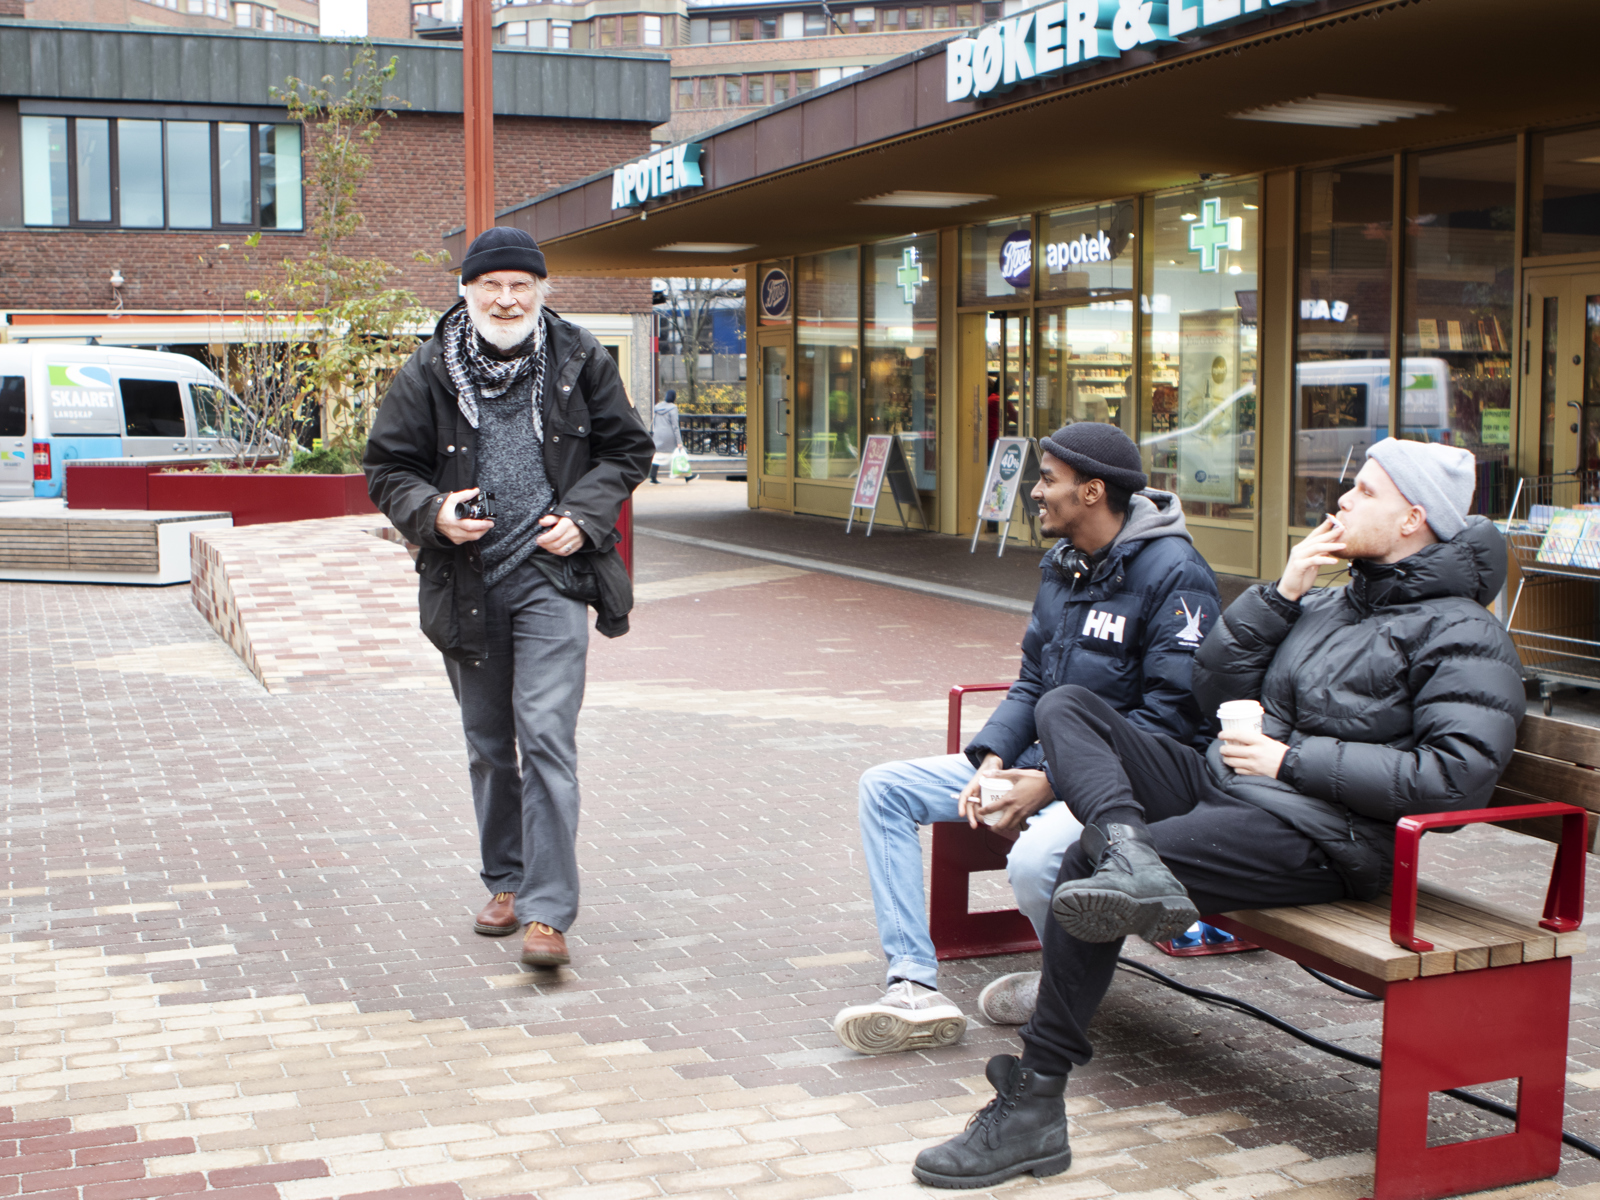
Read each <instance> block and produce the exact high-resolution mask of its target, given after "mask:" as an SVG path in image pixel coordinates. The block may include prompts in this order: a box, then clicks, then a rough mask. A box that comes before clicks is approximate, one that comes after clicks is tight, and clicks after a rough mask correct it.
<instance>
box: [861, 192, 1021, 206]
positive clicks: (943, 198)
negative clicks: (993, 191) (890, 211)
mask: <svg viewBox="0 0 1600 1200" xmlns="http://www.w3.org/2000/svg"><path fill="white" fill-rule="evenodd" d="M994 199H997V197H995V196H991V195H989V194H988V193H987V192H884V193H883V194H882V195H881V196H868V197H867V198H866V199H865V200H857V201H856V203H857V204H867V205H871V206H873V207H877V208H960V207H961V206H962V205H965V204H981V203H982V202H983V201H985V200H994Z"/></svg>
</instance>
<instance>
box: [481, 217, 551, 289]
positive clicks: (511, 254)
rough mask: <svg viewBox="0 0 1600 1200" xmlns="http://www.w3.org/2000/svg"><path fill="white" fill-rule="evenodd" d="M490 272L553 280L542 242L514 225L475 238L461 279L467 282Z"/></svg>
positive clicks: (489, 230)
mask: <svg viewBox="0 0 1600 1200" xmlns="http://www.w3.org/2000/svg"><path fill="white" fill-rule="evenodd" d="M490 271H526V272H528V274H530V275H537V276H539V277H540V278H541V279H545V278H548V277H549V272H548V271H546V270H545V269H544V251H542V250H540V249H539V243H538V242H536V241H534V240H533V236H532V235H531V234H529V233H527V232H526V231H525V230H521V229H518V228H516V227H515V226H513V225H496V226H495V227H494V228H492V229H485V230H484V231H483V232H482V233H480V234H479V235H478V236H477V237H475V238H473V239H472V245H471V246H469V247H468V248H467V256H466V257H465V258H463V259H462V260H461V279H462V281H463V282H465V283H471V282H472V281H473V280H474V279H476V278H477V277H478V276H479V275H487V274H488V273H489V272H490Z"/></svg>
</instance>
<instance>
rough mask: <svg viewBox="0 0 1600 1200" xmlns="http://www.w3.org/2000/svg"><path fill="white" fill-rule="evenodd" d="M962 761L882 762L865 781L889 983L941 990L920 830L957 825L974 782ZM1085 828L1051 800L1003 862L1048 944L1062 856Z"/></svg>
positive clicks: (864, 809) (864, 825) (864, 838)
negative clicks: (960, 803) (962, 799)
mask: <svg viewBox="0 0 1600 1200" xmlns="http://www.w3.org/2000/svg"><path fill="white" fill-rule="evenodd" d="M972 774H973V767H972V763H971V762H969V761H968V759H967V756H966V755H964V754H941V755H939V756H937V757H935V758H914V759H911V760H909V761H906V762H891V763H881V764H879V765H878V766H876V767H872V768H869V769H868V770H867V771H866V772H865V773H864V774H863V775H862V776H861V789H860V819H861V845H862V848H863V849H864V850H865V852H866V856H867V876H868V878H869V879H871V881H872V906H873V908H874V909H875V910H876V911H877V916H878V941H879V942H880V944H881V945H882V946H883V954H884V957H885V958H886V959H887V960H888V963H889V966H888V971H887V974H886V978H888V979H890V980H893V979H909V980H911V981H912V982H914V983H920V984H923V985H924V986H926V987H938V986H939V965H938V960H937V959H936V958H935V957H934V949H933V938H932V936H931V935H930V934H929V933H928V912H927V903H926V900H925V898H924V892H923V881H922V842H921V839H920V837H919V835H918V829H919V828H920V827H921V826H923V825H931V824H932V823H933V822H935V821H956V820H960V814H959V813H958V812H957V811H956V795H957V794H958V793H959V792H960V791H961V789H962V788H964V787H965V786H966V785H967V783H968V782H969V781H970V780H971V779H972ZM1082 832H1083V826H1082V825H1080V824H1079V823H1078V820H1077V818H1076V817H1074V816H1073V815H1072V814H1071V813H1070V812H1069V811H1067V806H1066V805H1065V804H1063V803H1061V801H1059V800H1055V801H1052V802H1051V803H1050V804H1047V805H1046V806H1045V807H1044V808H1042V809H1040V810H1039V812H1037V813H1035V814H1034V815H1033V817H1031V818H1030V819H1029V821H1028V826H1027V828H1026V829H1024V830H1023V831H1022V836H1021V837H1020V838H1018V839H1017V841H1016V844H1015V845H1014V846H1012V848H1011V853H1010V855H1009V856H1008V857H1007V859H1006V875H1007V877H1008V878H1009V879H1010V881H1011V890H1012V893H1013V894H1014V895H1015V896H1016V898H1017V907H1018V908H1019V909H1020V910H1021V911H1022V913H1023V915H1024V916H1026V917H1027V918H1028V920H1030V921H1032V922H1033V927H1034V929H1035V930H1037V931H1038V933H1039V940H1040V941H1041V942H1042V941H1043V940H1044V929H1045V922H1046V921H1048V920H1050V895H1051V893H1052V892H1053V891H1054V890H1055V885H1056V873H1057V872H1058V871H1059V870H1060V869H1061V856H1062V855H1064V854H1065V853H1066V852H1067V848H1068V847H1069V846H1071V845H1072V844H1073V843H1074V842H1076V841H1077V840H1078V835H1079V834H1080V833H1082Z"/></svg>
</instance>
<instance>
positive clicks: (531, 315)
mask: <svg viewBox="0 0 1600 1200" xmlns="http://www.w3.org/2000/svg"><path fill="white" fill-rule="evenodd" d="M543 311H544V305H543V304H535V305H534V306H533V308H532V309H531V310H530V311H529V312H528V313H527V315H526V316H524V317H523V318H522V320H520V321H517V322H516V323H515V324H507V323H506V322H504V321H496V320H495V319H494V318H493V317H491V316H490V315H489V313H488V312H480V311H479V310H478V308H477V307H476V306H475V305H471V304H469V305H467V316H468V317H470V318H471V319H472V327H473V328H474V329H476V330H477V331H478V336H479V337H481V338H483V340H484V341H486V342H488V343H489V344H490V345H491V346H493V347H494V348H495V349H496V350H499V351H501V352H505V351H507V350H514V349H516V348H517V347H518V346H520V345H522V343H523V342H525V341H527V340H528V337H529V335H531V334H532V333H533V331H534V330H535V329H537V328H538V327H539V314H540V313H541V312H543Z"/></svg>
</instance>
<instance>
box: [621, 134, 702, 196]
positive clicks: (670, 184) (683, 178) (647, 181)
mask: <svg viewBox="0 0 1600 1200" xmlns="http://www.w3.org/2000/svg"><path fill="white" fill-rule="evenodd" d="M700 149H701V147H700V143H699V142H686V143H685V144H684V145H682V146H669V147H668V148H667V149H665V150H658V151H656V152H655V153H654V154H652V155H650V156H649V157H647V158H641V159H639V160H638V161H637V162H631V163H628V164H627V165H626V166H621V167H618V168H617V169H616V170H615V171H613V172H612V173H611V207H612V208H613V209H618V208H635V207H637V206H638V205H640V204H643V203H644V202H645V201H646V200H653V199H655V198H656V197H657V196H664V195H666V194H667V193H668V192H676V191H678V190H680V189H682V188H687V187H699V186H700V185H701V183H703V182H704V180H703V179H701V177H700Z"/></svg>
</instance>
